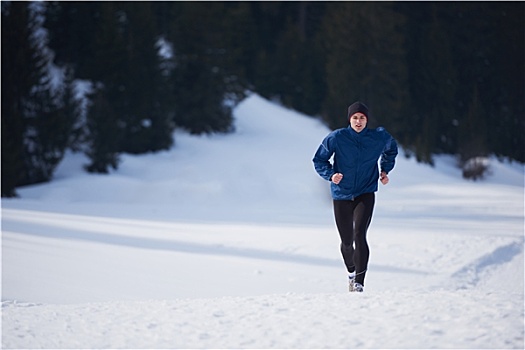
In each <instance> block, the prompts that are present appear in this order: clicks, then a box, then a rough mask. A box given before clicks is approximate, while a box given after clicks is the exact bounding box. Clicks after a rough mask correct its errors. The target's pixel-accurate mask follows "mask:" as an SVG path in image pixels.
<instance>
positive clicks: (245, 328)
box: [2, 95, 524, 349]
mask: <svg viewBox="0 0 525 350" xmlns="http://www.w3.org/2000/svg"><path fill="white" fill-rule="evenodd" d="M235 118H236V128H237V132H236V133H234V134H231V135H213V136H201V137H196V136H190V135H187V134H185V133H182V132H178V133H177V134H176V135H175V136H176V145H175V147H174V148H173V149H171V150H169V151H167V152H162V153H157V154H150V155H140V156H131V155H126V156H124V157H123V158H122V164H121V166H120V168H119V169H118V170H117V171H115V172H114V173H112V174H111V175H109V176H103V175H93V174H87V173H85V172H84V171H83V170H82V165H83V164H85V163H87V160H86V159H84V157H83V156H82V155H78V154H68V155H67V157H66V158H65V159H64V161H63V162H62V164H61V165H60V167H59V169H58V171H57V174H56V177H55V180H54V181H53V182H51V183H48V184H44V185H38V186H29V187H26V188H23V189H19V191H18V192H19V193H20V195H21V198H19V199H2V302H3V303H2V321H3V327H2V329H3V334H2V347H4V348H521V349H522V348H523V347H524V330H523V329H524V313H523V310H524V294H523V278H524V269H523V264H524V254H523V247H524V236H523V233H524V232H523V230H524V226H523V223H524V221H523V220H524V183H523V180H524V175H523V171H524V168H523V166H521V165H516V164H508V163H499V162H497V161H495V160H491V176H490V177H489V178H488V179H486V180H484V181H482V182H477V183H473V182H467V181H464V180H463V179H461V174H460V172H459V170H458V169H456V168H455V166H454V160H453V159H452V158H450V157H440V158H438V159H437V166H436V168H431V167H428V166H425V165H422V164H417V163H416V162H415V161H414V160H412V159H406V158H404V157H403V154H402V153H401V154H400V156H399V157H398V162H397V165H396V168H395V169H394V171H393V172H392V173H391V177H390V180H391V182H390V184H389V185H388V186H380V189H379V192H378V194H377V201H376V209H375V215H374V219H373V222H372V225H371V227H370V230H369V244H370V248H371V258H370V266H369V268H370V270H369V273H368V275H367V281H366V282H367V284H366V290H365V293H363V294H349V293H347V292H346V290H347V289H346V288H347V285H346V274H345V271H344V267H343V263H342V260H341V258H340V256H339V249H338V244H339V241H338V235H337V231H336V229H335V225H334V222H333V216H332V210H331V200H330V195H329V188H328V184H327V183H326V182H325V181H323V180H321V179H320V178H319V177H318V176H317V174H316V173H315V171H314V170H313V166H312V163H311V158H312V156H313V154H314V152H315V150H316V148H317V146H318V144H319V143H320V142H321V140H322V139H323V137H324V136H325V135H326V134H327V133H328V129H326V127H324V126H323V125H322V124H321V123H320V122H319V121H317V120H315V119H312V118H309V117H306V116H303V115H300V114H298V113H296V112H294V111H290V110H286V109H284V108H282V107H280V106H277V105H275V104H272V103H270V102H268V101H266V100H264V99H262V98H260V97H259V96H257V95H252V96H250V97H249V98H247V99H246V100H245V101H243V102H242V103H241V104H240V105H239V106H238V107H237V108H236V110H235Z"/></svg>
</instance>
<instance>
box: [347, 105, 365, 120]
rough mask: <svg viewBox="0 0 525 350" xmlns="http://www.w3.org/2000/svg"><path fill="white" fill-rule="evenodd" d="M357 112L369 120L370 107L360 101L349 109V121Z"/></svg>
mask: <svg viewBox="0 0 525 350" xmlns="http://www.w3.org/2000/svg"><path fill="white" fill-rule="evenodd" d="M357 112H361V113H363V114H364V115H366V117H367V118H368V107H367V106H366V105H365V104H364V103H361V102H359V101H357V102H354V103H352V104H351V105H350V106H349V107H348V119H350V117H351V116H352V115H354V114H355V113H357Z"/></svg>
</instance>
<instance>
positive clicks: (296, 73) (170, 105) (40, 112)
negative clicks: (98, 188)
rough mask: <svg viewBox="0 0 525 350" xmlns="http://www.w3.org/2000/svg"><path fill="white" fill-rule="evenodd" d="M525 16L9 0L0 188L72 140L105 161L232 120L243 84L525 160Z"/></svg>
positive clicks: (436, 149) (325, 111) (416, 151)
mask: <svg viewBox="0 0 525 350" xmlns="http://www.w3.org/2000/svg"><path fill="white" fill-rule="evenodd" d="M524 18H525V3H523V2H307V1H305V2H287V1H283V2H256V1H253V2H95V1H89V2H61V1H58V2H8V1H2V196H14V195H16V191H15V189H16V187H17V186H22V185H27V184H32V183H38V182H43V181H49V180H50V179H51V177H52V175H53V171H54V169H55V167H56V166H57V164H58V163H59V162H60V160H61V159H62V157H63V155H64V152H65V151H66V150H67V149H68V148H69V149H73V150H76V151H82V152H84V153H85V154H86V155H87V156H88V158H89V160H90V163H89V164H86V170H87V171H90V172H98V173H106V172H108V171H109V170H110V169H111V168H117V167H118V163H119V155H120V154H122V153H134V154H140V153H147V152H156V151H159V150H164V149H168V148H169V147H171V146H172V145H173V143H174V142H175V141H176V140H174V139H173V131H174V130H175V129H176V128H181V129H185V130H187V131H188V132H190V133H194V134H201V133H215V132H232V131H234V123H233V117H232V108H233V107H234V106H235V104H236V103H238V102H239V101H240V100H242V98H243V97H244V96H245V94H246V92H247V91H253V92H257V93H259V94H261V95H262V96H264V97H266V98H270V99H275V100H278V101H280V103H282V104H283V105H285V106H287V107H290V108H293V109H296V110H298V111H301V112H304V113H306V114H308V115H312V116H317V117H320V118H322V119H323V120H324V121H325V122H326V124H327V125H328V126H329V127H330V128H339V127H344V126H346V125H347V120H346V108H347V106H348V104H350V103H352V102H353V101H355V100H361V101H363V102H365V103H367V104H368V105H369V107H370V110H371V118H370V119H371V120H370V123H371V124H373V125H379V124H380V125H383V126H385V127H386V128H387V129H388V130H389V131H390V132H391V133H392V134H393V135H394V136H395V137H396V138H397V139H398V141H399V143H400V144H401V145H402V146H403V148H404V149H405V151H406V152H407V155H409V156H415V157H416V158H417V159H418V160H419V161H423V162H428V163H432V156H433V155H435V154H442V153H446V154H454V155H458V159H459V161H460V164H464V163H466V162H467V161H469V160H470V159H475V158H476V157H481V156H487V155H495V156H498V157H506V158H510V159H514V160H518V161H520V162H525V144H524V137H523V135H524V131H525V102H524V101H525V67H524V65H525V27H524V22H523V19H524ZM50 63H52V64H53V65H52V67H54V69H53V72H55V73H56V72H60V74H59V75H58V76H59V77H60V79H57V74H54V75H51V74H50V69H49V67H50ZM57 81H58V82H57ZM81 86H82V87H84V89H83V90H80V89H79V87H81ZM82 91H83V93H84V95H83V98H82V99H79V97H78V96H79V94H80V93H81V92H82Z"/></svg>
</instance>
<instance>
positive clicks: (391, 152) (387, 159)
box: [380, 131, 398, 174]
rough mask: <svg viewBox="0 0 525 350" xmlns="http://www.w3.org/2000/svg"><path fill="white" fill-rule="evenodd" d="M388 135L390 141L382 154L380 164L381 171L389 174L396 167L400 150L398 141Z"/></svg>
mask: <svg viewBox="0 0 525 350" xmlns="http://www.w3.org/2000/svg"><path fill="white" fill-rule="evenodd" d="M385 132H386V131H385ZM387 135H388V139H387V143H386V145H385V148H384V149H383V153H382V154H381V162H380V164H381V171H384V172H385V173H387V174H388V173H389V172H390V171H391V170H392V169H394V165H396V156H397V153H398V150H397V142H396V140H395V139H394V138H393V137H392V136H391V135H390V134H388V133H387Z"/></svg>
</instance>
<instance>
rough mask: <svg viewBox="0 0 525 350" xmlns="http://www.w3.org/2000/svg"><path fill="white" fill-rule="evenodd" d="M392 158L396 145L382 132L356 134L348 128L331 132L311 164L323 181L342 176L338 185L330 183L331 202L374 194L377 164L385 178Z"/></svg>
mask: <svg viewBox="0 0 525 350" xmlns="http://www.w3.org/2000/svg"><path fill="white" fill-rule="evenodd" d="M332 155H333V156H334V158H333V165H332V163H331V162H330V159H331V157H332ZM396 156H397V143H396V141H395V140H394V138H392V136H391V135H390V134H389V133H388V132H387V131H386V130H385V129H384V128H377V129H368V128H365V129H363V131H361V132H360V133H358V132H356V131H355V130H354V129H352V128H351V127H350V126H349V127H348V128H344V129H338V130H334V131H332V132H331V133H330V134H329V135H328V136H327V137H326V138H325V139H324V140H323V142H322V143H321V145H320V146H319V148H318V149H317V152H316V153H315V156H314V158H313V162H314V167H315V170H316V171H317V173H318V174H319V175H320V176H321V177H322V178H323V179H325V180H328V181H330V179H331V177H332V175H333V174H335V173H341V174H343V179H342V180H341V182H340V183H339V184H338V185H336V184H334V183H333V182H331V187H330V188H331V192H332V198H333V199H334V200H354V198H355V197H357V196H360V195H362V194H364V193H371V192H376V191H377V182H378V180H379V168H378V164H377V163H378V160H379V159H380V158H381V162H380V165H381V171H384V172H385V173H387V174H388V173H389V172H390V171H391V170H392V169H393V168H394V165H395V160H396Z"/></svg>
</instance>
